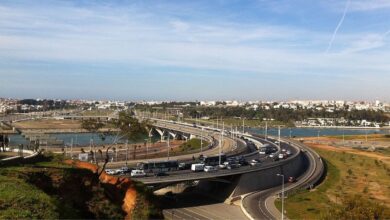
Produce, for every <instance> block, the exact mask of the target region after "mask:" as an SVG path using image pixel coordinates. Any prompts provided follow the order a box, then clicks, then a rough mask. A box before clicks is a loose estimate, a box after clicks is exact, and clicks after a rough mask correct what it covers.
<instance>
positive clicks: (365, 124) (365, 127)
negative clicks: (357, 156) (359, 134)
mask: <svg viewBox="0 0 390 220" xmlns="http://www.w3.org/2000/svg"><path fill="white" fill-rule="evenodd" d="M364 130H365V131H366V142H367V141H368V137H367V123H364Z"/></svg>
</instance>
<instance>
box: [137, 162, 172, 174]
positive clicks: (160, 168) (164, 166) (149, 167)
mask: <svg viewBox="0 0 390 220" xmlns="http://www.w3.org/2000/svg"><path fill="white" fill-rule="evenodd" d="M137 167H138V169H140V170H143V171H144V172H145V173H157V172H168V171H176V170H178V169H179V162H178V161H177V160H170V161H150V162H142V163H139V164H138V165H137Z"/></svg>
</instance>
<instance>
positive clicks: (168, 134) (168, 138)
mask: <svg viewBox="0 0 390 220" xmlns="http://www.w3.org/2000/svg"><path fill="white" fill-rule="evenodd" d="M169 136H170V135H169V133H168V160H169V151H170V148H171V146H170V145H169V139H170V137H169Z"/></svg>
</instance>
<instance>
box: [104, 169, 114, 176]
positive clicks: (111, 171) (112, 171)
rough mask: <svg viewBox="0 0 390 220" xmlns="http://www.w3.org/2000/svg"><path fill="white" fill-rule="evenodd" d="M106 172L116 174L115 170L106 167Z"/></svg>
mask: <svg viewBox="0 0 390 220" xmlns="http://www.w3.org/2000/svg"><path fill="white" fill-rule="evenodd" d="M105 172H106V173H107V174H108V175H114V174H115V171H114V170H112V169H106V170H105Z"/></svg>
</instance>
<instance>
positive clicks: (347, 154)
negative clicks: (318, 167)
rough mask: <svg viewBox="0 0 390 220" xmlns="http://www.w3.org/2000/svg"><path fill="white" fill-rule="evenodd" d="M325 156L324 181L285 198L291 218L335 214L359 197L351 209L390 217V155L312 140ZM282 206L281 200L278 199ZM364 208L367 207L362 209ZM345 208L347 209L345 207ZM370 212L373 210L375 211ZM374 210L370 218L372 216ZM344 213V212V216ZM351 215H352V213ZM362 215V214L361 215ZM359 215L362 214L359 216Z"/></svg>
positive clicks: (312, 217) (314, 145) (316, 148)
mask: <svg viewBox="0 0 390 220" xmlns="http://www.w3.org/2000/svg"><path fill="white" fill-rule="evenodd" d="M309 145H310V146H311V147H313V148H314V149H315V150H316V151H317V152H318V153H319V154H320V155H321V156H322V157H323V158H324V159H325V160H326V163H327V166H328V173H327V177H326V179H325V181H324V182H323V183H322V184H321V185H320V186H319V187H318V188H316V189H315V190H313V191H311V192H307V191H303V192H300V193H297V194H295V195H290V196H289V197H288V198H287V199H286V210H287V216H288V217H289V218H292V219H297V218H298V219H318V218H325V219H329V217H331V216H329V213H331V214H334V215H335V216H334V217H336V216H337V217H336V218H343V216H340V215H337V214H342V213H338V212H337V211H335V210H342V209H345V205H347V204H349V203H351V201H353V200H356V198H359V200H360V203H356V204H353V205H356V206H364V207H357V208H356V207H355V208H356V210H355V209H354V210H351V212H372V213H374V211H373V210H376V211H377V212H380V213H381V217H382V218H385V219H388V218H389V217H390V164H389V160H390V158H389V157H388V156H385V155H381V154H378V153H373V152H362V151H359V150H354V149H351V148H338V147H332V146H327V145H317V144H309ZM277 206H279V207H280V201H278V202H277ZM363 208H368V209H367V210H365V211H362V209H363ZM344 212H346V211H344ZM372 213H371V214H372ZM373 216H374V215H373V214H372V215H370V217H369V219H370V218H371V219H372V218H373ZM344 217H345V216H344ZM350 217H351V216H350ZM360 217H361V216H360ZM360 217H359V218H360Z"/></svg>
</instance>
